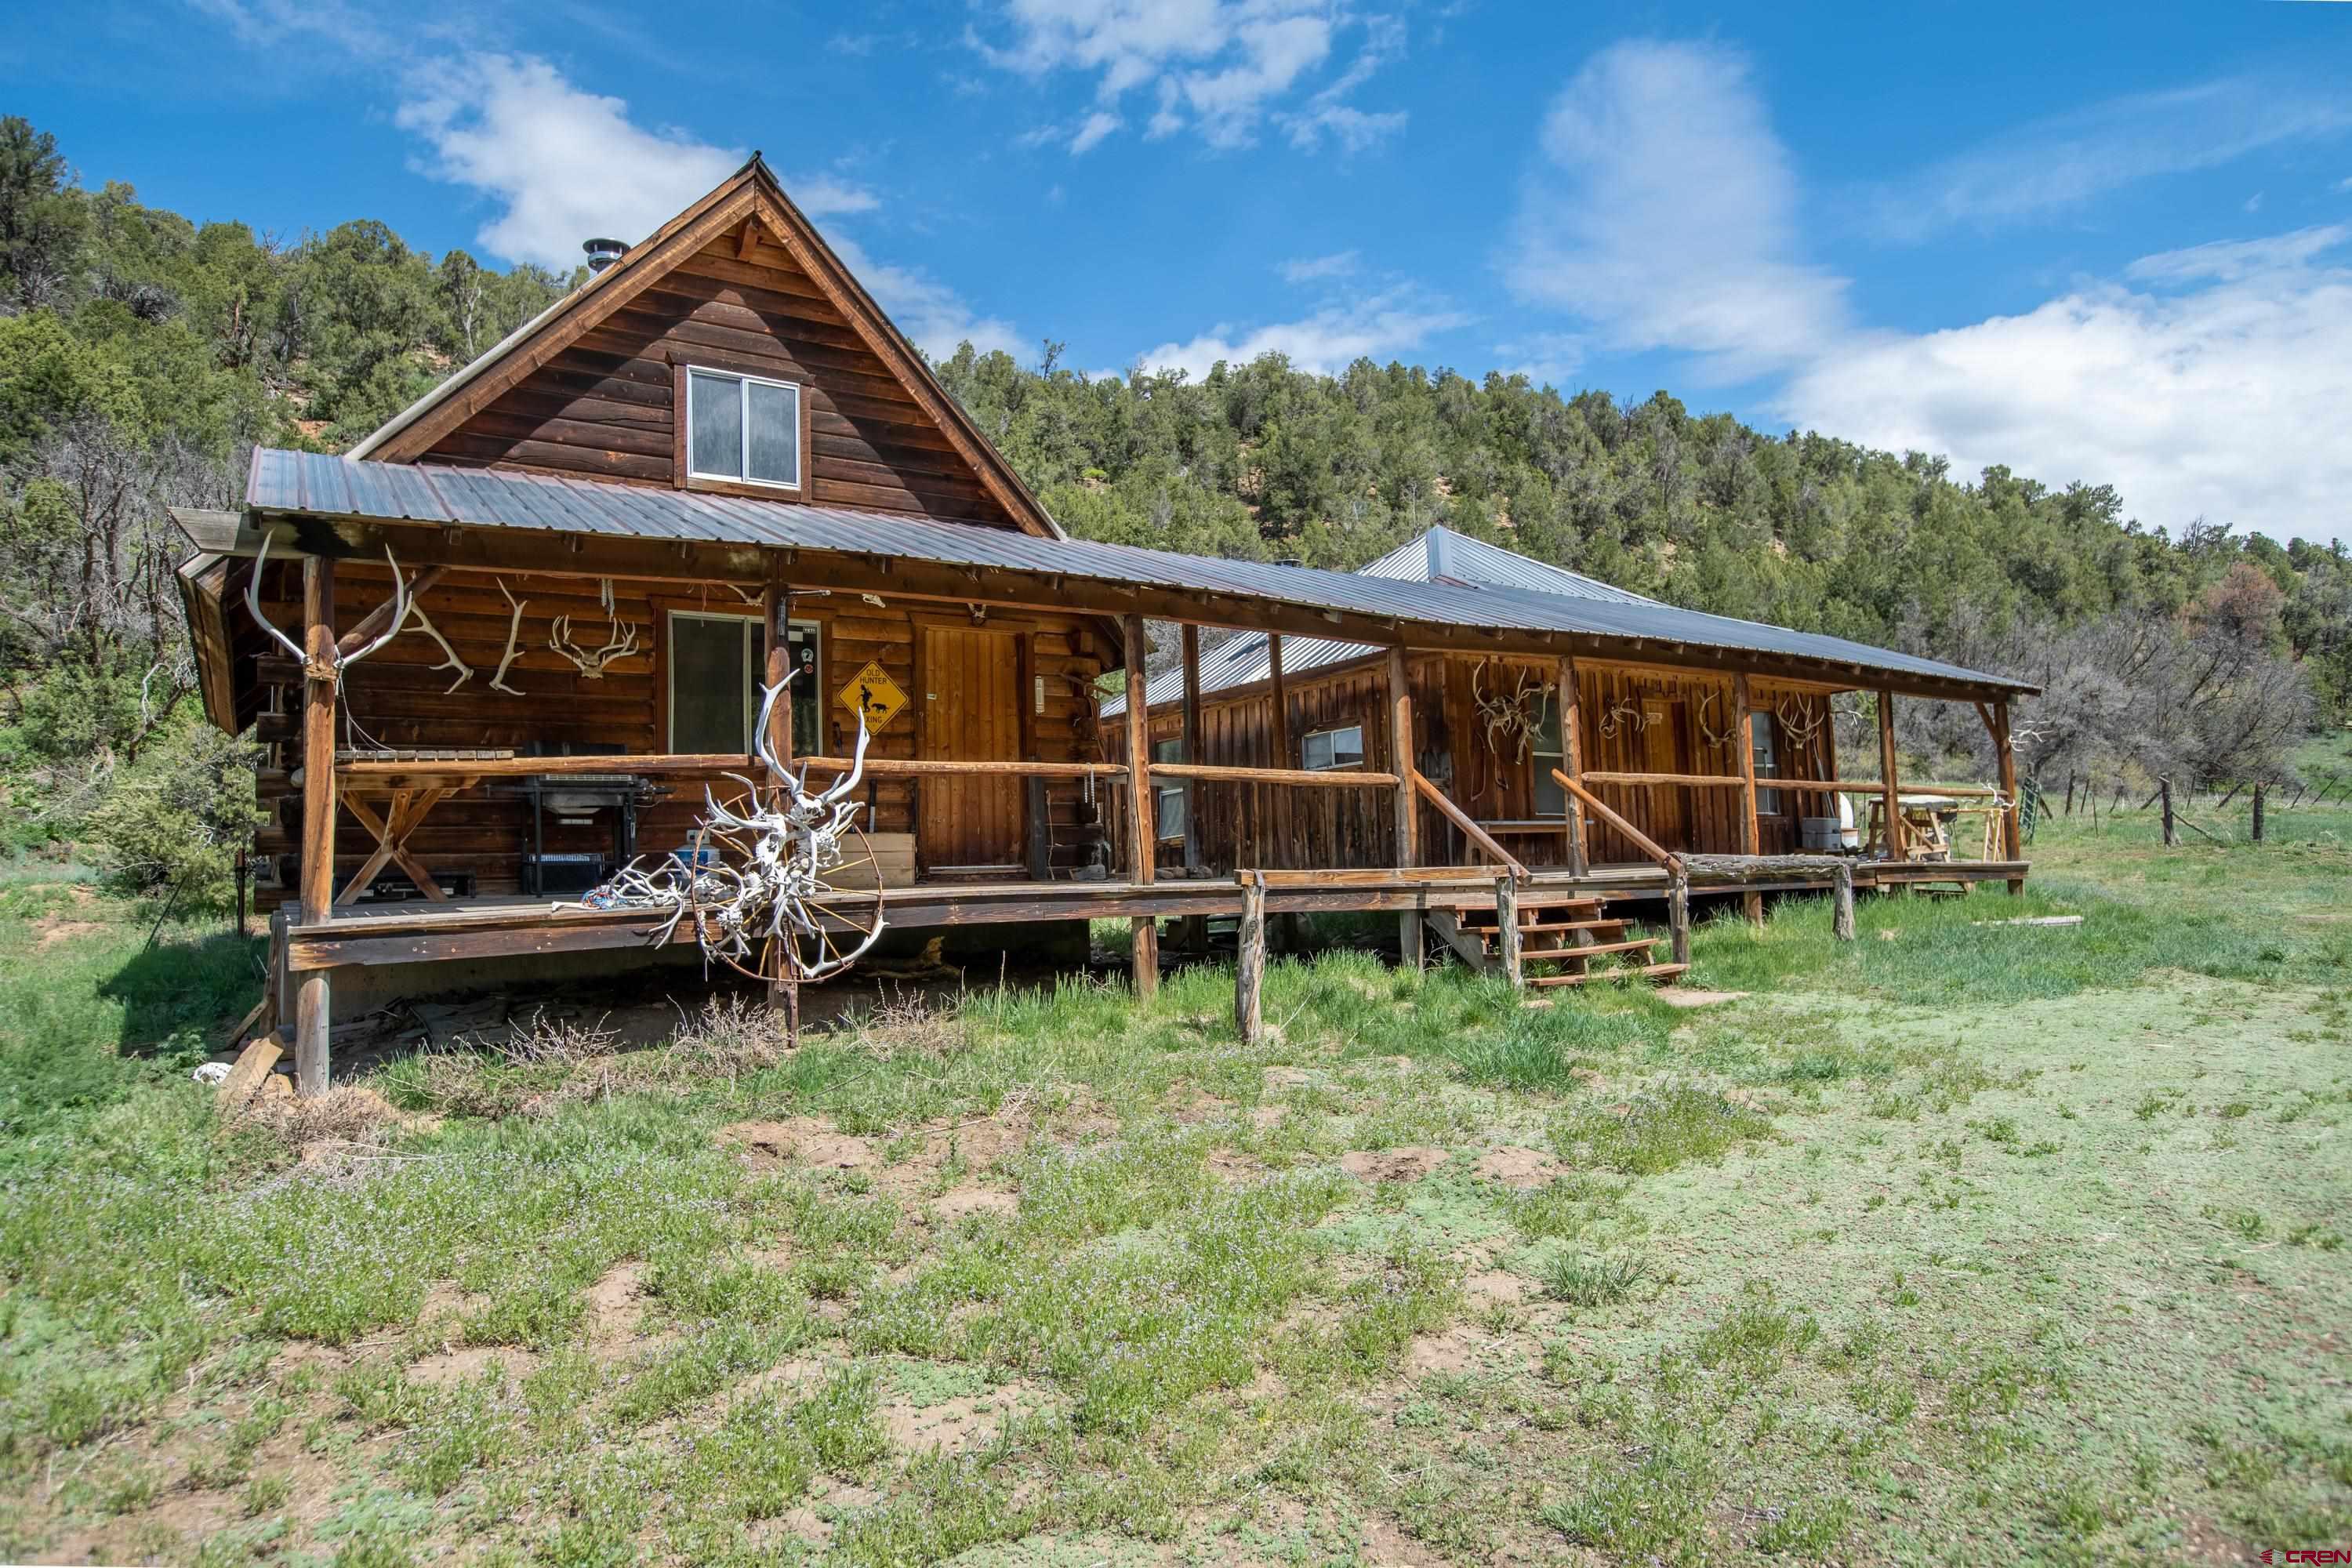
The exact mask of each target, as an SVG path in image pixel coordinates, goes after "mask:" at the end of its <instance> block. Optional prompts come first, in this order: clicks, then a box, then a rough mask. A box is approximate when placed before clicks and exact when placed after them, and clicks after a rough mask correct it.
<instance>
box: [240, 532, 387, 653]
mask: <svg viewBox="0 0 2352 1568" xmlns="http://www.w3.org/2000/svg"><path fill="white" fill-rule="evenodd" d="M383 559H384V563H385V564H386V565H388V566H390V567H391V568H392V619H391V620H390V621H389V622H388V623H386V625H385V627H384V631H383V636H382V637H376V638H375V639H374V640H373V641H371V642H367V643H363V644H362V645H361V646H360V647H355V648H353V649H352V651H351V652H349V653H343V652H341V651H340V650H339V649H337V648H335V647H332V646H330V647H328V649H327V655H326V658H323V659H314V658H311V657H310V652H309V650H307V649H305V648H304V647H302V646H301V645H300V644H299V643H297V642H296V641H295V640H294V639H293V638H292V637H288V636H287V635H286V634H285V633H284V632H281V631H279V630H278V627H277V626H275V625H273V624H272V623H271V621H270V619H269V617H268V616H265V615H263V614H262V613H261V569H262V567H264V566H266V565H268V563H269V535H268V533H267V532H264V533H263V534H262V536H261V548H260V549H259V550H257V551H256V552H254V556H253V575H252V576H250V577H248V578H247V579H246V583H245V607H246V608H247V610H248V611H250V612H251V613H252V615H253V618H254V620H255V621H256V622H257V623H258V624H259V625H260V626H261V629H262V630H263V631H266V632H268V634H269V635H270V636H271V637H276V638H277V639H278V646H279V647H283V648H284V649H285V650H286V651H287V652H288V653H290V654H292V655H293V656H294V657H295V658H297V659H299V660H300V661H301V665H302V673H303V674H305V675H307V676H309V677H310V679H313V680H324V681H327V682H329V683H330V684H331V683H332V682H333V681H334V680H335V679H337V677H339V676H341V673H342V672H343V670H344V669H345V668H347V667H349V666H351V665H354V664H357V663H358V662H359V661H360V660H362V659H363V658H366V657H367V656H368V655H370V654H372V653H373V652H375V650H376V649H378V648H380V647H383V645H384V644H386V643H388V642H390V641H391V640H392V639H393V638H394V637H398V636H399V635H400V628H401V626H402V624H403V623H404V622H405V621H406V620H407V619H408V579H407V578H405V577H403V576H402V575H401V574H400V563H399V562H398V561H395V560H394V559H393V554H392V546H391V545H389V544H387V545H385V546H384V547H383Z"/></svg>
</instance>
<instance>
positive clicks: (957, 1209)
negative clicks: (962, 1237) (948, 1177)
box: [931, 1187, 1021, 1224]
mask: <svg viewBox="0 0 2352 1568" xmlns="http://www.w3.org/2000/svg"><path fill="white" fill-rule="evenodd" d="M1020 1207H1021V1199H1020V1198H1019V1196H1017V1195H1016V1194H1012V1193H1000V1192H996V1191H994V1190H992V1189H991V1188H988V1187H955V1188H951V1189H950V1190H949V1191H947V1192H944V1193H941V1194H940V1195H939V1196H938V1197H935V1198H933V1199H932V1200H931V1212H932V1213H933V1214H935V1215H939V1216H940V1219H942V1220H945V1221H947V1222H949V1223H950V1224H952V1223H953V1222H955V1221H956V1220H960V1219H961V1218H963V1216H964V1215H971V1214H993V1215H1010V1214H1013V1213H1016V1212H1018V1211H1019V1209H1020Z"/></svg>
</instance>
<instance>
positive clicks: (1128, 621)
mask: <svg viewBox="0 0 2352 1568" xmlns="http://www.w3.org/2000/svg"><path fill="white" fill-rule="evenodd" d="M1118 626H1119V635H1120V639H1121V641H1122V642H1123V643H1124V645H1125V647H1124V648H1123V650H1122V654H1123V657H1124V658H1125V660H1126V664H1127V878H1128V880H1129V881H1130V882H1134V883H1138V884H1141V883H1148V882H1150V880H1151V872H1152V854H1153V844H1154V838H1155V835H1156V833H1157V829H1156V828H1155V827H1154V826H1153V825H1152V821H1151V715H1150V703H1151V698H1150V683H1149V682H1148V681H1146V680H1145V679H1144V673H1143V661H1144V658H1145V657H1146V655H1145V651H1144V650H1145V647H1146V646H1147V645H1146V644H1145V642H1144V639H1143V617H1142V616H1121V617H1120V619H1119V623H1118ZM1133 927H1134V931H1135V948H1134V958H1133V961H1132V969H1133V978H1132V981H1131V984H1133V986H1134V988H1135V995H1136V999H1137V1000H1138V1001H1142V1000H1146V999H1148V998H1150V996H1152V995H1153V994H1155V993H1157V992H1158V991H1159V989H1160V926H1159V922H1158V921H1154V920H1153V919H1152V918H1151V917H1150V916H1149V915H1138V916H1136V917H1135V919H1134V922H1133Z"/></svg>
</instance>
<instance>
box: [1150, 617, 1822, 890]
mask: <svg viewBox="0 0 2352 1568" xmlns="http://www.w3.org/2000/svg"><path fill="white" fill-rule="evenodd" d="M1482 664H1483V666H1484V672H1483V674H1482V675H1478V676H1477V679H1476V681H1475V684H1476V685H1477V686H1478V687H1479V688H1481V689H1484V690H1485V691H1486V693H1487V694H1488V695H1490V696H1491V695H1494V694H1495V693H1496V692H1497V691H1498V690H1505V689H1510V688H1511V687H1513V686H1514V685H1515V684H1516V682H1517V677H1518V674H1519V672H1520V671H1522V670H1524V671H1525V672H1526V673H1528V675H1529V676H1531V677H1535V678H1537V679H1541V680H1543V681H1545V682H1546V683H1547V684H1549V683H1552V682H1555V681H1557V679H1558V671H1559V666H1558V665H1557V664H1550V663H1545V662H1541V661H1537V660H1524V659H1517V660H1515V659H1502V658H1495V659H1486V660H1482V659H1481V658H1478V657H1475V656H1470V655H1444V656H1439V655H1416V656H1414V657H1413V658H1412V659H1411V660H1409V661H1408V666H1407V668H1408V671H1409V679H1410V681H1411V684H1412V696H1413V706H1414V720H1415V729H1416V731H1417V733H1416V735H1415V737H1414V740H1415V748H1416V753H1417V754H1416V757H1415V759H1414V760H1415V763H1416V765H1417V766H1418V767H1419V768H1420V769H1421V771H1422V773H1424V774H1426V775H1427V776H1428V777H1429V779H1430V780H1431V782H1432V783H1433V784H1436V785H1437V786H1438V787H1439V788H1440V789H1442V790H1444V792H1445V793H1446V795H1448V797H1449V798H1451V799H1452V800H1453V801H1454V804H1455V805H1459V806H1461V807H1462V809H1463V810H1465V812H1467V813H1468V814H1469V815H1470V816H1472V817H1473V818H1475V819H1476V820H1477V821H1479V822H1481V823H1484V824H1495V825H1499V826H1496V828H1495V829H1494V831H1495V832H1496V837H1498V838H1500V839H1501V841H1502V843H1503V845H1504V847H1506V848H1507V849H1509V850H1510V851H1511V853H1512V854H1514V855H1516V856H1517V857H1518V858H1519V859H1520V860H1521V861H1522V862H1524V863H1525V864H1527V865H1529V866H1537V867H1543V866H1559V865H1563V864H1565V863H1566V861H1567V839H1566V833H1565V825H1564V823H1562V822H1561V819H1560V818H1559V817H1558V816H1550V817H1549V818H1543V817H1538V814H1537V811H1536V808H1535V779H1536V766H1537V763H1536V760H1535V759H1534V758H1533V757H1532V756H1530V757H1529V758H1528V759H1526V760H1521V759H1519V758H1518V757H1517V755H1516V753H1515V752H1510V751H1509V749H1508V748H1507V747H1506V750H1505V754H1502V755H1497V754H1496V751H1495V750H1494V749H1492V748H1490V747H1489V746H1488V745H1487V744H1486V726H1485V724H1484V722H1483V721H1481V720H1480V719H1479V717H1478V712H1477V708H1476V704H1475V700H1474V689H1473V688H1474V674H1475V673H1476V672H1478V671H1479V670H1480V668H1481V666H1482ZM1285 684H1286V688H1287V698H1288V704H1289V719H1290V725H1289V730H1290V735H1291V745H1292V748H1293V754H1292V755H1290V756H1288V757H1276V756H1275V755H1274V754H1273V742H1272V735H1273V698H1272V696H1271V694H1269V693H1267V692H1265V691H1263V690H1260V691H1256V692H1253V693H1247V694H1244V695H1242V696H1239V697H1237V698H1230V699H1225V700H1219V699H1217V698H1214V697H1212V698H1210V699H1209V700H1207V701H1206V702H1205V703H1203V705H1202V714H1201V730H1202V739H1201V743H1200V746H1199V748H1198V754H1197V755H1196V756H1195V757H1194V758H1193V760H1195V761H1199V762H1203V763H1220V764H1228V765H1239V766H1245V767H1298V766H1300V765H1302V757H1301V755H1300V754H1299V748H1301V747H1302V746H1303V744H1304V739H1305V737H1306V736H1307V734H1308V733H1309V732H1311V731H1317V730H1324V729H1330V728H1335V727H1338V726H1340V725H1347V724H1360V725H1361V726H1362V727H1363V731H1364V752H1365V756H1364V764H1365V766H1366V767H1368V768H1370V769H1373V770H1375V771H1381V772H1385V771H1391V769H1392V766H1393V763H1394V759H1395V752H1394V748H1393V747H1392V746H1391V744H1390V740H1389V733H1388V710H1387V680H1386V678H1385V676H1384V674H1383V672H1382V669H1381V665H1380V664H1379V663H1377V662H1373V663H1368V664H1362V665H1357V666H1351V667H1343V668H1339V669H1335V670H1325V671H1318V672H1315V673H1313V674H1311V675H1307V676H1299V677H1294V678H1292V679H1289V680H1288V681H1286V683H1285ZM1749 685H1750V700H1751V701H1753V702H1754V703H1755V704H1756V705H1757V707H1758V708H1759V710H1764V716H1759V720H1758V722H1759V723H1768V722H1769V723H1772V724H1775V725H1776V726H1778V724H1779V721H1778V720H1776V719H1772V718H1770V717H1769V711H1770V710H1771V708H1772V707H1773V706H1774V705H1775V704H1776V703H1779V702H1781V701H1786V702H1787V703H1788V704H1790V713H1791V715H1793V716H1796V717H1798V718H1799V719H1800V720H1801V721H1808V722H1809V721H1813V720H1825V715H1826V705H1827V702H1828V696H1827V694H1826V693H1823V692H1821V691H1818V690H1796V689H1790V688H1786V687H1780V686H1776V685H1773V684H1771V683H1769V682H1765V681H1761V680H1757V681H1751V682H1750V683H1749ZM1577 687H1578V697H1579V707H1580V719H1581V723H1580V729H1579V735H1580V741H1581V744H1582V751H1583V758H1584V766H1585V768H1586V770H1587V771H1590V772H1601V773H1619V772H1622V773H1636V772H1641V773H1707V774H1721V775H1724V776H1726V777H1734V776H1736V775H1737V773H1738V758H1737V756H1736V755H1735V754H1734V753H1733V752H1732V751H1731V750H1730V748H1729V747H1728V746H1727V745H1726V746H1709V745H1707V744H1706V741H1705V739H1704V737H1703V736H1702V734H1701V733H1700V719H1701V717H1702V715H1703V716H1704V717H1705V719H1706V726H1707V727H1708V728H1710V729H1713V730H1717V731H1722V730H1725V729H1727V728H1728V726H1729V723H1730V717H1731V715H1730V702H1731V686H1730V682H1729V681H1727V680H1719V679H1713V678H1711V677H1706V676H1681V675H1675V674H1672V673H1665V672H1658V671H1653V670H1648V669H1634V668H1619V667H1613V666H1597V665H1589V664H1585V665H1580V666H1579V668H1578V671H1577ZM1710 693H1712V694H1714V695H1715V704H1714V706H1713V707H1712V708H1711V709H1709V708H1706V707H1705V706H1704V705H1705V704H1706V700H1707V697H1708V696H1709V694H1710ZM1620 708H1630V709H1632V710H1633V711H1635V712H1639V713H1640V714H1642V716H1643V723H1642V724H1641V725H1640V726H1639V727H1637V726H1636V725H1635V724H1634V723H1633V721H1631V720H1628V719H1625V718H1622V717H1621V718H1619V719H1616V720H1614V721H1611V720H1610V719H1609V718H1608V714H1609V712H1610V710H1612V709H1620ZM1653 713H1654V714H1655V715H1656V717H1655V719H1654V720H1653V719H1652V718H1651V715H1652V714H1653ZM1604 724H1607V726H1608V729H1607V732H1605V733H1604V732H1603V730H1602V726H1603V725H1604ZM1182 732H1183V724H1182V718H1181V713H1180V712H1179V711H1178V710H1177V708H1176V705H1174V704H1172V703H1171V704H1169V705H1167V706H1166V707H1165V708H1164V709H1161V708H1155V709H1154V710H1152V713H1151V735H1152V739H1153V740H1154V741H1164V740H1170V739H1173V738H1175V737H1177V736H1179V735H1181V734H1182ZM1776 738H1777V739H1779V740H1780V767H1781V775H1780V776H1782V777H1784V778H1790V779H1822V778H1828V777H1831V776H1832V774H1831V773H1830V771H1829V769H1830V757H1829V730H1828V726H1827V723H1826V722H1825V721H1824V722H1822V724H1821V727H1820V729H1819V730H1818V731H1817V732H1816V733H1815V734H1814V736H1813V737H1812V739H1811V744H1810V745H1808V746H1805V747H1797V746H1794V745H1793V744H1791V743H1790V741H1789V740H1788V738H1787V737H1786V736H1785V735H1783V734H1781V733H1780V731H1779V730H1778V729H1776ZM1112 750H1113V752H1114V753H1117V752H1118V751H1119V748H1118V745H1117V744H1116V742H1114V743H1113V745H1112ZM1547 765H1548V764H1547ZM1595 793H1596V794H1598V795H1601V798H1602V799H1603V800H1606V801H1607V802H1608V803H1609V804H1610V805H1611V806H1612V807H1613V808H1614V809H1616V810H1617V811H1619V812H1620V813H1622V815H1623V816H1625V817H1626V819H1627V820H1629V821H1631V822H1632V823H1633V825H1634V826H1637V827H1639V828H1641V829H1643V831H1644V832H1647V833H1650V834H1652V835H1653V836H1654V837H1659V841H1660V842H1661V843H1663V844H1664V845H1665V847H1667V848H1669V849H1689V850H1698V851H1705V852H1711V853H1723V854H1738V852H1739V850H1740V835H1739V824H1738V815H1737V814H1738V810H1739V807H1740V793H1739V791H1738V789H1737V788H1732V787H1725V788H1713V787H1691V786H1681V785H1675V786H1650V785H1640V784H1610V785H1603V786H1600V787H1599V788H1597V789H1596V791H1595ZM1808 798H1809V797H1805V796H1800V795H1792V794H1790V793H1788V792H1786V791H1783V792H1781V794H1780V799H1779V802H1778V804H1779V806H1780V810H1779V811H1778V812H1777V813H1763V814H1760V815H1759V828H1760V830H1761V833H1760V836H1761V839H1762V848H1763V852H1764V853H1766V854H1768V855H1769V854H1785V853H1789V852H1790V851H1793V850H1794V849H1796V848H1797V847H1799V845H1800V841H1801V834H1800V828H1799V824H1798V820H1797V819H1798V817H1799V816H1801V815H1803V814H1805V813H1807V812H1809V811H1810V812H1812V813H1815V814H1820V813H1822V812H1823V811H1825V810H1826V809H1828V802H1827V799H1826V797H1811V798H1812V799H1814V800H1815V801H1817V802H1818V804H1815V805H1806V804H1805V802H1806V801H1807V799H1808ZM1192 809H1193V819H1194V823H1195V826H1194V828H1193V831H1194V832H1195V833H1197V834H1198V835H1199V836H1200V838H1199V845H1200V852H1201V856H1202V862H1203V864H1204V866H1205V867H1206V868H1209V869H1210V870H1211V871H1213V872H1215V873H1221V874H1222V873H1228V872H1231V871H1233V870H1234V869H1236V868H1241V867H1244V866H1251V867H1256V868H1263V869H1268V870H1271V869H1276V868H1281V869H1307V868H1317V867H1378V866H1391V865H1394V864H1395V855H1396V825H1395V807H1394V803H1393V802H1392V800H1391V797H1390V795H1389V794H1388V792H1387V791H1384V790H1375V789H1329V788H1318V787H1315V786H1286V785H1277V784H1201V785H1199V786H1197V788H1196V789H1195V792H1194V795H1193V808H1192ZM1420 809H1421V816H1420V837H1421V845H1422V853H1421V859H1422V861H1423V863H1424V864H1429V865H1469V864H1475V863H1477V862H1478V861H1479V860H1480V859H1481V857H1480V856H1479V855H1478V854H1477V853H1476V852H1475V850H1474V849H1473V848H1472V847H1470V845H1469V844H1468V843H1467V841H1466V838H1465V835H1463V834H1462V833H1461V832H1460V830H1458V829H1457V828H1455V827H1454V826H1453V824H1451V823H1450V822H1448V821H1446V820H1445V818H1444V816H1443V815H1442V814H1441V813H1439V812H1438V811H1437V809H1436V808H1435V807H1434V806H1431V805H1427V804H1426V803H1425V802H1424V803H1423V805H1422V806H1421V808H1420ZM1586 831H1587V835H1588V842H1589V848H1590V854H1591V859H1592V861H1593V863H1594V864H1598V865H1609V864H1615V863H1627V862H1634V861H1638V860H1640V858H1641V856H1640V854H1639V852H1638V851H1636V850H1635V849H1634V848H1633V846H1632V845H1631V844H1629V843H1627V842H1625V841H1624V840H1623V839H1622V836H1620V835H1618V834H1617V833H1615V832H1614V831H1612V830H1608V829H1604V828H1601V827H1599V826H1597V825H1593V824H1588V825H1587V829H1586ZM1661 835H1663V837H1661ZM1163 858H1164V857H1163Z"/></svg>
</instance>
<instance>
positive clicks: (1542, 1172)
mask: <svg viewBox="0 0 2352 1568" xmlns="http://www.w3.org/2000/svg"><path fill="white" fill-rule="evenodd" d="M1475 1170H1476V1171H1477V1173H1478V1174H1479V1175H1480V1176H1481V1177H1483V1178H1484V1179H1485V1180H1486V1181H1489V1182H1500V1183H1501V1184H1503V1185H1505V1186H1507V1187H1540V1186H1542V1185H1543V1184H1545V1183H1547V1182H1549V1181H1550V1180H1551V1179H1552V1178H1553V1177H1555V1176H1558V1175H1559V1174H1561V1173H1563V1172H1564V1171H1565V1170H1566V1167H1565V1166H1563V1165H1561V1164H1560V1163H1559V1161H1558V1160H1555V1159H1553V1158H1552V1157H1551V1156H1550V1155H1549V1154H1547V1153H1545V1152H1543V1151H1542V1150H1540V1149H1489V1150H1487V1151H1486V1152H1485V1153H1484V1154H1481V1155H1479V1156H1478V1163H1477V1165H1476V1166H1475Z"/></svg>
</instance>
